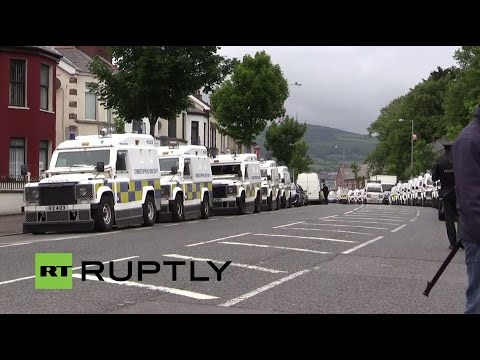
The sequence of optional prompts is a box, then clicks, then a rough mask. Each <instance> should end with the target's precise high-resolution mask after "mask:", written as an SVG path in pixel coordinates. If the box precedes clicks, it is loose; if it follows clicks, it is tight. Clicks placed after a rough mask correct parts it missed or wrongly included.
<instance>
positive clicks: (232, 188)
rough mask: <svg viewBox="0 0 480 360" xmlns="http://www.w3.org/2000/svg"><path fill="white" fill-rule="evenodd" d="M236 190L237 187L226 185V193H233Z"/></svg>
mask: <svg viewBox="0 0 480 360" xmlns="http://www.w3.org/2000/svg"><path fill="white" fill-rule="evenodd" d="M236 192H237V187H236V186H227V194H228V195H234V194H236Z"/></svg>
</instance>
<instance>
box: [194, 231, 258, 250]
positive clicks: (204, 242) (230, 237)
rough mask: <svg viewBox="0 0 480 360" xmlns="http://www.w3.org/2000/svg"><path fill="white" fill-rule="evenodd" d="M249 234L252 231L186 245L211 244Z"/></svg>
mask: <svg viewBox="0 0 480 360" xmlns="http://www.w3.org/2000/svg"><path fill="white" fill-rule="evenodd" d="M248 234H251V233H249V232H247V233H243V234H237V235H232V236H226V237H222V238H219V239H214V240H208V241H202V242H199V243H195V244H188V245H185V246H187V247H190V246H198V245H204V244H210V243H213V242H216V241H222V240H226V239H232V238H236V237H240V236H244V235H248Z"/></svg>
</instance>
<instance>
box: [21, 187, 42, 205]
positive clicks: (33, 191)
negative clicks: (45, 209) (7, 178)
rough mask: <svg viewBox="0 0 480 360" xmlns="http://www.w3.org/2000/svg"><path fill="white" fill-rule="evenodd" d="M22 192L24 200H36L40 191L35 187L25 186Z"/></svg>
mask: <svg viewBox="0 0 480 360" xmlns="http://www.w3.org/2000/svg"><path fill="white" fill-rule="evenodd" d="M24 194H25V201H26V202H36V201H38V199H39V198H40V191H38V188H37V187H26V188H25V192H24Z"/></svg>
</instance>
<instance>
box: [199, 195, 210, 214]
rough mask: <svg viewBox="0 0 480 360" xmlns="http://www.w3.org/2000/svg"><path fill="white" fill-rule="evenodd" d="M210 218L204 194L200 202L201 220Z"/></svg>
mask: <svg viewBox="0 0 480 360" xmlns="http://www.w3.org/2000/svg"><path fill="white" fill-rule="evenodd" d="M209 216H210V201H209V197H208V194H207V193H206V194H205V195H204V196H203V201H202V208H201V216H200V217H201V218H202V219H208V218H209Z"/></svg>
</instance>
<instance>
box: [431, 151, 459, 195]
mask: <svg viewBox="0 0 480 360" xmlns="http://www.w3.org/2000/svg"><path fill="white" fill-rule="evenodd" d="M432 180H433V181H437V180H440V185H441V187H440V191H439V195H440V197H443V196H444V195H445V194H446V193H448V192H450V190H452V189H454V188H455V176H454V175H453V164H452V161H451V160H450V159H449V158H448V157H447V156H443V157H441V158H440V159H439V160H438V161H437V163H436V164H435V165H434V167H433V169H432Z"/></svg>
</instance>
